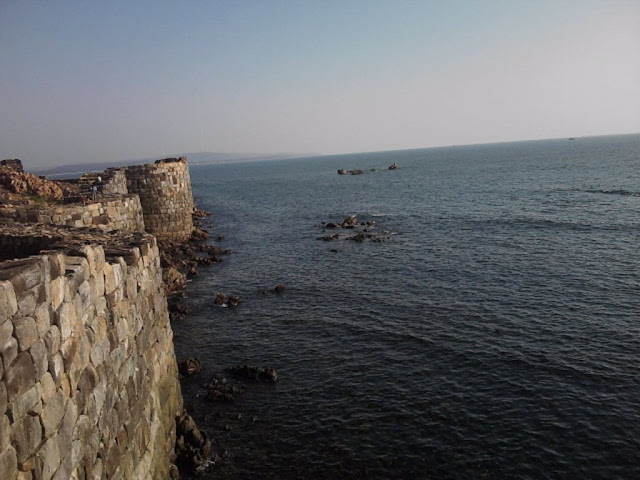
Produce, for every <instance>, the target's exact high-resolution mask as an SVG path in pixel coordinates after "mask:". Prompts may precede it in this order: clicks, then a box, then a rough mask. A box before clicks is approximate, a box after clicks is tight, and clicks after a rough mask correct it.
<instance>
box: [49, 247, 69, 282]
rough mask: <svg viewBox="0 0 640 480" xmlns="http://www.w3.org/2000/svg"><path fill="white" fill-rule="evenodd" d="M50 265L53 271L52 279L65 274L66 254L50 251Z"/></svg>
mask: <svg viewBox="0 0 640 480" xmlns="http://www.w3.org/2000/svg"><path fill="white" fill-rule="evenodd" d="M48 256H49V265H50V272H51V279H52V280H54V279H56V278H58V277H60V276H63V275H64V272H65V270H66V262H65V256H64V254H62V253H50V254H49V255H48Z"/></svg>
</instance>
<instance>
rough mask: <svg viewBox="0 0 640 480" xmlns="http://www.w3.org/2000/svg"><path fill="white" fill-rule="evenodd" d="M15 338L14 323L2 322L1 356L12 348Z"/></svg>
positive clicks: (0, 328)
mask: <svg viewBox="0 0 640 480" xmlns="http://www.w3.org/2000/svg"><path fill="white" fill-rule="evenodd" d="M12 340H14V338H13V322H10V321H8V320H6V321H3V322H0V355H1V354H2V353H3V352H4V351H5V350H7V349H8V348H10V347H11V343H12Z"/></svg>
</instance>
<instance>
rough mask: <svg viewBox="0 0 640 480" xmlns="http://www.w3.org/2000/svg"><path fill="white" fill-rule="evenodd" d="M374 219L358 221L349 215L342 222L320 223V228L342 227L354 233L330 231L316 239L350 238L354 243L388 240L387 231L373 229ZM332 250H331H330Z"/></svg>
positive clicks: (355, 217)
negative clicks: (378, 231) (379, 231)
mask: <svg viewBox="0 0 640 480" xmlns="http://www.w3.org/2000/svg"><path fill="white" fill-rule="evenodd" d="M376 225H377V224H376V222H375V220H366V221H359V220H358V217H357V216H356V215H349V216H348V217H346V218H345V219H344V220H342V222H340V223H338V222H326V223H323V224H321V227H322V228H325V229H331V230H335V229H337V228H342V229H345V230H352V231H353V232H354V233H353V234H351V235H346V234H341V233H331V234H329V235H323V236H320V237H318V240H323V241H325V242H330V241H333V240H351V241H353V242H355V243H363V242H365V241H366V240H369V241H371V242H374V243H382V242H384V241H386V240H388V238H389V237H387V236H386V235H387V234H388V233H389V232H382V233H377V232H375V231H374V229H375V227H376ZM332 251H333V250H332Z"/></svg>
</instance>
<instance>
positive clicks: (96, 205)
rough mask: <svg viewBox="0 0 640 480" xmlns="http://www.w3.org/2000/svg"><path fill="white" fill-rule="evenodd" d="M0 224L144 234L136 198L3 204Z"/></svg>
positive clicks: (127, 196) (119, 196) (135, 196)
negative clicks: (52, 226)
mask: <svg viewBox="0 0 640 480" xmlns="http://www.w3.org/2000/svg"><path fill="white" fill-rule="evenodd" d="M0 223H1V224H5V225H14V224H18V223H20V224H23V223H33V224H40V225H66V226H69V227H76V228H82V227H89V228H97V229H99V230H103V231H111V230H121V231H122V232H125V233H131V232H144V220H143V217H142V206H141V205H140V199H139V197H138V196H137V195H118V196H106V197H102V198H101V199H100V201H98V202H92V203H88V204H86V205H82V204H77V205H56V204H53V205H48V204H46V205H38V204H32V205H17V206H16V205H5V206H0Z"/></svg>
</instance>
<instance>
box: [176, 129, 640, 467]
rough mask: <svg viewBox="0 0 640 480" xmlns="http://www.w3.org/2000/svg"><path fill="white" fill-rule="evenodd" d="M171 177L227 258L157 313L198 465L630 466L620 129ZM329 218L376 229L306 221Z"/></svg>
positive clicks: (625, 153)
mask: <svg viewBox="0 0 640 480" xmlns="http://www.w3.org/2000/svg"><path fill="white" fill-rule="evenodd" d="M393 162H397V164H398V169H397V170H394V171H391V170H388V169H387V166H388V165H390V164H391V163H393ZM340 168H345V169H356V168H358V169H363V170H364V174H362V175H346V176H340V175H338V173H337V170H338V169H340ZM372 169H374V170H372ZM191 179H192V182H193V189H194V195H195V198H196V202H197V204H198V206H199V207H200V208H203V209H205V210H209V211H211V212H213V213H214V215H213V216H212V217H210V218H209V219H207V223H208V224H209V227H208V229H209V231H210V235H211V236H210V243H212V244H215V245H217V246H220V247H223V248H228V249H230V250H231V253H230V254H228V255H226V256H225V257H224V261H223V262H222V263H220V264H214V265H211V266H209V267H203V268H201V269H200V273H199V275H198V276H195V277H193V278H192V281H191V282H190V284H189V286H188V289H187V298H186V299H185V302H186V304H187V305H188V306H189V307H190V308H191V310H192V313H191V314H190V315H189V316H188V317H187V318H186V319H184V320H182V321H177V322H174V324H173V328H174V331H175V333H176V338H175V345H176V354H177V357H178V360H182V359H185V358H187V357H193V356H195V357H197V358H198V359H199V360H200V361H201V363H202V366H203V369H202V371H201V372H200V373H198V374H196V375H195V376H192V377H188V378H185V379H184V381H183V386H182V388H183V393H184V395H185V405H186V406H187V408H188V409H189V411H190V412H191V413H192V414H193V416H194V417H195V419H196V421H197V422H198V424H199V426H200V428H202V429H203V430H205V431H206V432H207V433H208V434H209V437H210V438H212V439H213V440H214V444H215V448H216V451H218V452H222V453H223V454H224V457H223V458H222V459H221V460H220V461H218V462H217V463H216V464H215V465H213V466H211V467H210V468H209V469H208V470H207V471H206V472H205V473H204V474H202V476H201V477H200V478H206V479H218V478H222V479H256V478H264V479H484V478H486V479H637V478H640V255H639V253H640V252H639V245H640V135H626V136H615V137H592V138H577V139H575V140H569V139H563V140H551V141H535V142H519V143H506V144H493V145H477V146H460V147H447V148H432V149H422V150H410V151H395V152H378V153H367V154H357V155H342V156H330V157H317V158H307V159H295V160H279V161H265V162H254V163H236V164H218V165H208V166H192V167H191ZM349 215H356V216H357V218H358V220H359V222H367V221H369V222H375V224H373V226H372V227H370V232H371V233H372V234H375V238H378V239H381V240H384V241H381V242H376V241H373V239H369V238H366V239H365V240H364V241H363V242H355V241H353V240H349V239H345V238H343V237H344V236H346V235H347V234H349V233H350V232H349V231H348V230H337V231H336V230H327V229H323V228H322V226H323V225H324V224H326V223H327V222H341V221H342V220H343V219H344V218H345V217H347V216H349ZM332 233H340V235H341V237H340V238H338V239H335V240H333V241H324V240H319V238H320V237H323V236H326V235H328V234H332ZM218 235H221V236H223V237H224V240H222V241H218V242H216V241H215V237H217V236H218ZM278 283H282V284H284V285H285V286H286V289H285V291H284V292H283V293H282V294H279V295H278V294H273V293H262V292H263V291H264V290H270V289H272V288H273V287H274V286H275V285H276V284H278ZM217 292H224V293H227V294H232V295H238V296H240V297H241V303H240V305H239V306H238V307H236V308H220V307H216V306H214V304H213V302H214V298H215V294H216V293H217ZM241 363H250V364H253V365H257V366H269V367H273V368H275V369H276V370H277V372H278V376H279V378H278V381H277V382H276V383H275V384H266V383H258V382H247V381H242V380H237V379H234V378H233V377H232V376H231V375H229V374H228V373H227V374H225V376H226V377H227V378H228V380H229V381H230V382H237V383H243V384H244V385H246V392H245V393H244V394H241V395H237V396H236V399H235V401H234V402H232V403H220V402H212V401H209V400H207V399H206V389H205V388H204V387H203V384H204V383H205V382H206V381H208V380H210V379H211V378H212V377H213V376H214V375H215V374H216V373H219V372H223V371H224V369H226V368H228V367H232V366H234V365H236V364H241ZM187 478H189V477H187Z"/></svg>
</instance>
